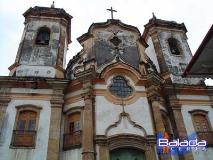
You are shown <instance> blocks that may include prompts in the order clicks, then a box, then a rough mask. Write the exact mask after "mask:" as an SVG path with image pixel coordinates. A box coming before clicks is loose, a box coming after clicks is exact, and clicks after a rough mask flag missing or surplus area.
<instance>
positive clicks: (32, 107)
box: [10, 104, 42, 149]
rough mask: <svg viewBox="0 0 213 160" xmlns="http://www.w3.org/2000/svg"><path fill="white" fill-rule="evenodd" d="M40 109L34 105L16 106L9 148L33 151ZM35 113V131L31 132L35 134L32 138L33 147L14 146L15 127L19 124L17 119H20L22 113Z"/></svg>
mask: <svg viewBox="0 0 213 160" xmlns="http://www.w3.org/2000/svg"><path fill="white" fill-rule="evenodd" d="M41 109H42V107H40V106H36V105H31V104H29V105H20V106H16V117H15V121H14V126H13V134H12V139H11V144H10V148H26V149H34V148H35V147H36V139H37V130H38V124H39V118H40V111H41ZM25 111H26V112H27V111H29V112H35V113H36V118H35V120H36V121H35V127H34V128H35V129H34V130H33V131H32V132H33V133H34V134H35V137H34V142H33V144H34V145H31V146H24V145H15V144H14V138H15V135H14V132H15V131H18V130H17V125H18V122H19V117H20V114H21V113H22V112H25ZM24 131H28V130H23V132H24Z"/></svg>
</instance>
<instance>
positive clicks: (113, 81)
mask: <svg viewBox="0 0 213 160" xmlns="http://www.w3.org/2000/svg"><path fill="white" fill-rule="evenodd" d="M117 77H121V78H123V80H124V81H125V82H126V85H127V86H128V87H129V88H131V89H132V90H131V91H129V92H130V93H129V94H128V95H127V96H125V97H120V96H118V95H115V93H113V92H112V89H111V87H112V86H113V85H116V82H115V78H117ZM117 80H120V79H117ZM117 83H118V82H117ZM107 88H108V90H109V92H110V93H111V94H112V95H113V96H115V97H118V98H122V99H125V98H128V97H130V96H131V95H132V94H133V93H134V92H135V89H134V87H132V85H130V82H129V80H128V79H127V78H126V77H125V76H124V75H119V74H118V75H114V76H113V77H112V79H111V83H110V84H109V86H108V87H107Z"/></svg>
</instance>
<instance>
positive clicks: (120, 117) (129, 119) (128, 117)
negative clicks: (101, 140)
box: [105, 112, 147, 137]
mask: <svg viewBox="0 0 213 160" xmlns="http://www.w3.org/2000/svg"><path fill="white" fill-rule="evenodd" d="M123 117H126V118H127V119H128V121H129V123H130V124H131V125H132V126H133V127H135V128H138V129H140V130H141V131H142V132H143V133H144V137H146V136H147V133H146V130H145V129H144V128H143V127H142V126H140V125H138V124H137V123H136V122H134V121H132V120H131V118H130V115H129V114H128V113H126V112H122V113H120V115H119V120H118V121H117V122H115V123H114V124H112V125H110V126H109V127H107V129H106V130H105V136H107V135H108V132H109V131H110V130H111V129H112V128H116V127H117V126H118V125H119V124H120V123H121V120H122V118H123Z"/></svg>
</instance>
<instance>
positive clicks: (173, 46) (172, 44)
mask: <svg viewBox="0 0 213 160" xmlns="http://www.w3.org/2000/svg"><path fill="white" fill-rule="evenodd" d="M168 43H169V48H170V51H171V53H172V54H174V55H180V49H179V45H178V41H177V40H176V39H175V38H169V39H168Z"/></svg>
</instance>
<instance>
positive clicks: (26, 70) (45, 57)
mask: <svg viewBox="0 0 213 160" xmlns="http://www.w3.org/2000/svg"><path fill="white" fill-rule="evenodd" d="M44 26H45V27H47V28H49V29H50V41H49V45H38V44H36V36H37V33H38V30H39V28H40V27H44ZM66 35H67V34H66V27H65V26H63V25H62V24H60V22H59V21H57V20H55V21H54V20H36V19H35V20H31V21H29V22H28V23H27V24H26V26H25V30H24V34H23V38H22V40H21V43H20V47H19V50H18V53H17V57H16V62H17V63H19V64H21V65H20V66H19V67H17V71H16V75H17V76H39V77H54V76H55V74H56V73H55V71H54V70H55V69H54V68H50V66H55V65H57V66H60V67H61V68H63V67H65V62H66V61H65V60H66V58H65V56H66V51H67V37H66ZM44 66H45V67H44ZM46 66H47V68H46ZM48 67H49V68H48Z"/></svg>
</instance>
